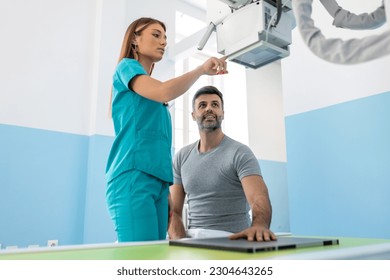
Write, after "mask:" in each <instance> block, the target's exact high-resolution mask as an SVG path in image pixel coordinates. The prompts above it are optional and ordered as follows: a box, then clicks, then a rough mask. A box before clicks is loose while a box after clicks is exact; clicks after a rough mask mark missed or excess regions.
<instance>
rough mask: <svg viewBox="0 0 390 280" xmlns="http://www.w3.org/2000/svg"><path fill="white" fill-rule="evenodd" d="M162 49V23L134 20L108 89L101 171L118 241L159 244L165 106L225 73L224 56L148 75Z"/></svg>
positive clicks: (165, 171) (167, 152)
mask: <svg viewBox="0 0 390 280" xmlns="http://www.w3.org/2000/svg"><path fill="white" fill-rule="evenodd" d="M166 46H167V37H166V27H165V24H164V23H162V22H161V21H159V20H156V19H153V18H139V19H137V20H135V21H134V22H133V23H131V24H130V26H129V27H128V29H127V31H126V33H125V36H124V40H123V43H122V49H121V53H120V56H119V61H118V65H117V67H116V70H115V73H114V76H113V85H112V92H111V94H112V96H111V100H112V104H111V105H112V106H111V109H112V119H113V123H114V130H115V139H114V142H113V145H112V147H111V151H110V154H109V157H108V162H107V168H106V180H107V188H106V201H107V207H108V211H109V214H110V216H111V219H112V220H113V222H114V226H115V231H116V233H117V238H118V241H119V242H128V241H147V240H162V239H165V238H166V232H167V228H168V196H169V185H170V184H171V182H172V181H173V175H172V157H171V142H172V127H171V118H170V113H169V110H168V107H167V102H169V101H171V100H173V99H175V98H176V97H178V96H180V95H182V94H183V93H185V92H186V91H187V90H188V89H189V88H190V87H191V86H192V85H193V84H194V83H195V82H196V81H197V79H198V78H199V77H200V76H202V75H216V74H225V73H227V69H226V61H225V59H224V58H222V59H219V58H215V57H212V58H209V59H208V60H207V61H206V62H204V63H203V64H202V65H201V66H198V67H197V68H196V69H194V70H192V71H190V72H187V73H185V74H184V75H182V76H179V77H176V78H173V79H171V80H168V81H165V82H161V81H159V80H156V79H154V78H152V77H151V74H152V71H153V67H154V65H155V63H157V62H158V61H160V60H161V59H162V57H163V55H164V52H165V48H166Z"/></svg>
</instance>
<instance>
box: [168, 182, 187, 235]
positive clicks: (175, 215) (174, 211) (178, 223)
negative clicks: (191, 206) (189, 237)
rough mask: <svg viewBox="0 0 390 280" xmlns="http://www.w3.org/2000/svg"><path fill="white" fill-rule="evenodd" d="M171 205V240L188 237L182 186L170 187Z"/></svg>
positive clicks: (169, 231) (169, 230) (169, 229)
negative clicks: (183, 214)
mask: <svg viewBox="0 0 390 280" xmlns="http://www.w3.org/2000/svg"><path fill="white" fill-rule="evenodd" d="M170 194H171V200H170V202H171V205H170V209H171V210H170V213H169V215H170V219H169V226H168V234H169V239H179V238H184V237H186V231H185V228H184V224H183V219H182V213H183V205H184V198H185V193H184V189H183V186H182V185H177V184H174V185H172V186H171V187H170Z"/></svg>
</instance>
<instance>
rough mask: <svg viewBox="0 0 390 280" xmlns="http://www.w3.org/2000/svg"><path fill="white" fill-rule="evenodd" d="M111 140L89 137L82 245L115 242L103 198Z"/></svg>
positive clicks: (112, 226) (94, 136)
mask: <svg viewBox="0 0 390 280" xmlns="http://www.w3.org/2000/svg"><path fill="white" fill-rule="evenodd" d="M113 140H114V138H113V137H108V136H101V135H93V136H91V137H90V141H89V162H88V183H87V195H86V202H85V224H84V243H106V242H114V241H115V240H116V235H115V231H114V225H113V223H112V221H111V219H110V217H109V215H108V210H107V207H106V197H105V192H106V180H105V170H106V163H107V158H108V153H109V151H110V148H111V145H112V142H113Z"/></svg>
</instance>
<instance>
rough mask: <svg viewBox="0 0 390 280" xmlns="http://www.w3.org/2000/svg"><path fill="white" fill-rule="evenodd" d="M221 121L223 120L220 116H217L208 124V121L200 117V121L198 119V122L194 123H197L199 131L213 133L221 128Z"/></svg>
mask: <svg viewBox="0 0 390 280" xmlns="http://www.w3.org/2000/svg"><path fill="white" fill-rule="evenodd" d="M222 119H223V117H222V116H217V118H216V119H215V120H214V121H212V122H208V121H205V120H204V118H203V117H202V119H201V120H199V119H198V120H196V122H197V123H198V128H199V130H204V131H215V130H217V129H219V128H221V124H222Z"/></svg>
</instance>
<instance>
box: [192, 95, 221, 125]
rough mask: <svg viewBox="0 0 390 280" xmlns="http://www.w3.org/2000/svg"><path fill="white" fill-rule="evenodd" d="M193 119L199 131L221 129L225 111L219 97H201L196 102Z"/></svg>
mask: <svg viewBox="0 0 390 280" xmlns="http://www.w3.org/2000/svg"><path fill="white" fill-rule="evenodd" d="M192 118H193V120H194V121H196V122H197V124H198V127H199V130H204V131H214V130H217V129H220V128H221V124H222V120H223V118H224V111H223V108H222V101H221V99H220V98H219V96H218V95H216V94H203V95H200V96H199V97H198V98H197V99H196V100H195V104H194V111H193V112H192Z"/></svg>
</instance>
